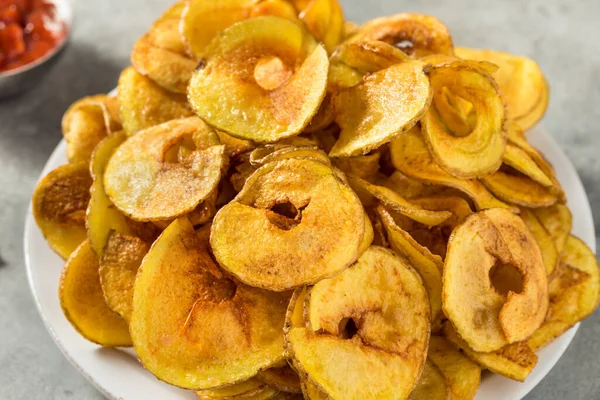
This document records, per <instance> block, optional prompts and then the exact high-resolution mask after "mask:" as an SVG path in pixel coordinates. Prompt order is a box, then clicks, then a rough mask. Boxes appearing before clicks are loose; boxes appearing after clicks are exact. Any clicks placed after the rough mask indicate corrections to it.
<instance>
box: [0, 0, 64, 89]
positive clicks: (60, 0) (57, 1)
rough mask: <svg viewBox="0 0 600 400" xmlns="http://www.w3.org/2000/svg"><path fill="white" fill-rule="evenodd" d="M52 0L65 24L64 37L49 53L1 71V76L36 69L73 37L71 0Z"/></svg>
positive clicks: (5, 76) (4, 76)
mask: <svg viewBox="0 0 600 400" xmlns="http://www.w3.org/2000/svg"><path fill="white" fill-rule="evenodd" d="M50 1H51V2H52V3H53V4H54V5H55V6H56V8H57V11H58V15H59V19H60V21H61V22H62V23H63V24H64V29H65V35H64V37H63V38H62V40H61V41H60V42H59V43H58V44H57V45H56V46H54V48H53V49H52V50H50V51H49V52H48V53H46V54H44V55H43V56H42V57H40V58H36V59H35V60H33V61H32V62H30V63H27V64H25V65H22V66H20V67H18V68H14V69H9V70H7V71H0V78H7V77H11V76H15V75H19V74H21V73H23V72H26V71H29V70H31V69H34V68H35V67H37V66H39V65H41V64H43V63H45V62H46V61H48V60H49V59H51V58H52V57H54V56H55V55H56V54H58V53H59V52H60V51H61V50H62V49H63V48H64V47H65V46H66V45H67V42H68V41H69V38H70V37H71V32H72V31H73V11H72V7H71V4H70V1H69V0H50Z"/></svg>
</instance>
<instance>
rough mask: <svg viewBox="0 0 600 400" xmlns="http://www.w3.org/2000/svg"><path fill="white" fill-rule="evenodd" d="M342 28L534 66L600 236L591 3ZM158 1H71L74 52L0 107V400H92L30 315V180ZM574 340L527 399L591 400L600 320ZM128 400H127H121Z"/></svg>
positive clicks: (359, 8)
mask: <svg viewBox="0 0 600 400" xmlns="http://www.w3.org/2000/svg"><path fill="white" fill-rule="evenodd" d="M342 3H343V5H344V6H345V9H346V15H347V18H348V19H349V20H354V21H357V22H362V21H365V20H367V19H369V18H373V17H376V16H379V15H385V14H392V13H396V12H400V11H419V12H425V13H430V14H433V15H436V16H438V17H439V18H441V19H442V20H443V21H444V22H445V23H446V24H447V25H448V26H449V27H450V29H451V31H452V33H453V36H454V39H455V43H457V44H462V45H466V46H472V47H477V46H479V47H489V48H495V49H500V50H507V51H511V52H514V53H519V54H523V55H528V56H530V57H533V58H534V59H536V60H538V61H539V63H540V64H541V66H542V68H543V70H544V71H545V73H546V75H547V77H548V79H549V81H550V83H551V86H552V99H551V102H550V109H549V112H548V114H547V116H546V118H545V120H544V125H545V126H546V127H547V128H548V130H549V131H550V132H552V134H553V135H554V136H555V138H556V139H557V140H558V141H559V142H560V143H561V144H562V145H563V147H564V148H565V150H566V152H567V153H568V155H569V156H570V157H571V159H572V160H573V162H574V163H575V165H576V167H577V170H578V171H579V174H580V176H581V178H582V179H583V182H584V184H585V186H586V189H587V192H588V195H589V197H590V201H591V203H592V208H593V210H594V211H595V213H596V216H597V218H596V220H595V223H596V229H597V230H598V228H599V227H600V226H599V224H600V218H598V217H600V158H599V157H598V152H599V150H600V132H599V128H598V121H600V108H599V107H598V106H597V104H598V103H597V101H599V100H600V41H599V40H598V38H599V37H600V23H598V18H599V17H600V2H598V1H597V0H580V1H574V0H573V1H570V0H547V1H546V0H532V1H523V0H504V1H502V0H500V1H498V0H423V1H408V0H377V1H365V0H342ZM168 4H169V1H167V0H110V1H83V0H82V1H79V2H77V6H76V17H75V19H76V24H75V29H74V33H73V36H72V38H71V43H70V44H69V47H68V49H67V50H66V52H65V54H64V56H63V58H62V59H61V60H60V62H59V63H58V65H57V66H56V68H55V69H54V70H53V72H52V74H51V75H50V76H48V77H47V79H46V80H45V81H44V82H43V83H42V84H41V85H40V86H39V87H38V88H37V90H35V91H32V92H30V93H27V94H26V95H23V96H22V97H20V98H18V99H15V100H11V101H0V398H1V399H31V400H35V399H43V400H52V399H79V400H91V399H96V400H99V399H101V395H100V394H99V393H98V392H96V391H95V390H94V388H93V387H92V386H91V385H90V384H88V383H87V382H86V381H85V380H84V378H83V377H81V376H80V375H79V374H78V373H77V372H76V371H75V369H74V368H73V367H71V366H70V365H69V363H68V362H67V361H66V360H65V359H64V358H63V357H62V355H61V354H60V352H59V350H58V349H57V347H56V346H55V345H54V343H53V342H52V340H51V338H50V336H49V335H48V333H47V332H46V330H45V329H44V327H43V325H42V322H41V320H40V318H39V316H38V314H37V311H36V309H35V307H34V304H33V301H32V298H31V295H30V293H29V288H28V286H27V281H26V277H25V266H24V262H23V250H22V248H23V245H22V235H23V221H24V218H25V213H26V210H27V204H28V202H29V198H30V195H31V192H32V190H33V187H34V184H35V181H36V179H37V177H38V175H39V173H40V170H41V168H42V166H43V164H44V163H45V160H46V159H47V157H48V156H49V154H50V152H51V151H52V149H53V148H54V146H55V145H56V143H57V142H58V141H59V140H60V138H61V134H60V129H59V124H60V119H61V115H62V113H63V112H64V110H65V109H66V108H67V106H68V105H69V104H70V103H71V102H73V101H74V100H75V99H77V98H79V97H81V96H84V95H89V94H93V93H101V92H106V91H108V90H110V89H111V88H113V87H114V86H115V85H116V82H117V77H118V75H119V71H120V70H121V69H122V68H124V67H125V66H127V65H128V63H129V61H128V60H129V52H130V49H131V47H132V45H133V43H134V41H135V39H136V38H137V37H138V36H140V35H141V34H142V33H143V32H144V30H145V29H146V28H147V27H148V25H149V24H150V22H151V21H152V20H153V19H154V18H155V17H157V16H158V15H159V13H160V12H161V10H162V9H164V8H165V7H166V6H167V5H168ZM598 317H599V314H598V313H596V314H595V315H593V316H591V317H590V318H589V319H588V320H587V321H586V322H584V323H583V326H582V329H581V330H580V331H579V333H578V334H577V336H576V338H575V340H574V341H573V343H572V344H571V346H570V347H569V349H568V350H567V352H566V353H565V355H564V356H563V357H562V359H561V360H560V361H559V363H558V364H557V365H556V367H555V368H554V369H553V370H552V372H551V373H550V374H549V375H548V376H547V377H546V378H545V379H544V380H543V381H542V382H541V384H540V385H539V386H538V387H537V388H536V389H535V390H534V391H533V392H532V393H531V394H530V395H529V396H528V397H527V399H528V400H538V399H539V400H541V399H556V400H558V399H600V379H598V377H599V376H600V361H598V358H599V357H600V318H598ZM128 400H133V399H128Z"/></svg>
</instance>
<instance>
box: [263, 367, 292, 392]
mask: <svg viewBox="0 0 600 400" xmlns="http://www.w3.org/2000/svg"><path fill="white" fill-rule="evenodd" d="M257 377H258V379H260V380H261V381H263V382H264V383H266V384H268V385H269V386H272V387H274V388H275V389H278V390H281V391H282V392H288V393H302V390H301V389H300V378H299V377H298V374H297V373H296V371H294V370H293V369H292V368H290V367H289V366H288V365H285V366H283V367H274V368H269V369H267V370H264V371H261V372H259V373H258V375H257Z"/></svg>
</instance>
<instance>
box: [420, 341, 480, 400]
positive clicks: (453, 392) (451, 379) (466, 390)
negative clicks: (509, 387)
mask: <svg viewBox="0 0 600 400" xmlns="http://www.w3.org/2000/svg"><path fill="white" fill-rule="evenodd" d="M428 356H429V359H430V360H431V362H432V363H433V364H434V365H435V366H436V367H438V368H439V370H440V371H441V373H442V375H443V376H444V378H445V379H446V384H447V385H448V389H449V390H450V396H449V400H469V399H473V398H474V397H475V394H476V393H477V388H478V387H479V382H480V380H481V368H480V367H479V366H478V365H477V364H476V363H474V362H473V361H471V360H470V359H468V358H467V357H465V356H464V355H463V353H461V352H460V350H458V349H456V348H455V347H454V346H453V345H452V344H451V343H450V342H448V341H447V340H446V339H445V338H443V337H442V336H431V338H429V353H428Z"/></svg>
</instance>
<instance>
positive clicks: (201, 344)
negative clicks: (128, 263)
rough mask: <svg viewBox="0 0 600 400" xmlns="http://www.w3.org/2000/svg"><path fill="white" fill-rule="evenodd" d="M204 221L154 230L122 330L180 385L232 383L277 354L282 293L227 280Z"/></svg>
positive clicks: (156, 370) (146, 359) (150, 365)
mask: <svg viewBox="0 0 600 400" xmlns="http://www.w3.org/2000/svg"><path fill="white" fill-rule="evenodd" d="M208 236H209V227H206V228H202V229H201V230H200V231H198V232H195V231H194V229H193V227H192V225H191V224H190V223H189V221H187V219H185V218H181V219H177V220H176V221H174V222H173V223H172V224H171V225H169V227H168V228H167V229H166V230H165V231H164V232H163V233H162V235H161V236H160V238H159V239H158V240H157V241H156V242H155V243H154V245H153V246H152V248H151V249H150V252H149V253H148V254H147V255H146V257H145V258H144V261H143V262H142V266H141V268H140V273H139V275H138V277H137V279H136V281H135V288H134V293H133V314H132V317H131V323H130V331H131V335H132V338H133V341H134V348H135V351H136V353H137V355H138V357H139V358H140V360H141V361H142V363H143V364H144V366H145V367H146V368H147V369H148V370H149V371H150V372H152V373H153V374H154V375H156V376H157V377H158V378H159V379H161V380H164V381H166V382H169V383H171V384H174V385H176V386H179V387H184V388H188V389H195V390H200V389H209V388H213V387H219V386H225V385H229V384H233V383H238V382H241V381H244V380H246V379H249V378H251V377H253V376H254V375H255V374H256V373H257V372H258V371H260V370H261V369H265V368H268V367H270V366H272V365H274V364H276V363H278V362H280V361H281V360H282V353H283V335H282V334H281V326H283V321H284V315H285V309H286V307H287V303H288V301H289V295H288V294H287V293H274V292H267V291H264V290H261V289H256V288H252V287H249V286H246V285H243V284H240V283H238V282H236V281H234V280H231V279H228V278H227V277H226V276H225V275H224V274H223V273H222V272H221V270H220V269H219V267H218V266H217V265H216V264H215V262H214V261H213V260H212V258H211V257H210V254H209V251H210V248H209V243H208Z"/></svg>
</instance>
